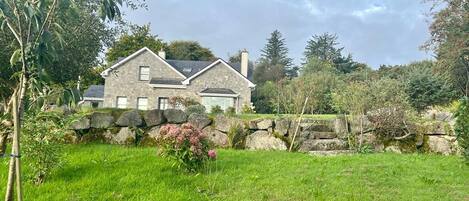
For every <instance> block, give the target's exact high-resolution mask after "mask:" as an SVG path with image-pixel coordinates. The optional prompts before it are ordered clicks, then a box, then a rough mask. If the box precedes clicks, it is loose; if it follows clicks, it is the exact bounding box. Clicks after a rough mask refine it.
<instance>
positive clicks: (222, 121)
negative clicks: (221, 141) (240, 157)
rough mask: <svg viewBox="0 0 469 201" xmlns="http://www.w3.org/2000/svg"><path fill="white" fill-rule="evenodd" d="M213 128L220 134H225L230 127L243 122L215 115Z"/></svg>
mask: <svg viewBox="0 0 469 201" xmlns="http://www.w3.org/2000/svg"><path fill="white" fill-rule="evenodd" d="M214 123H215V128H216V129H217V130H219V131H221V132H224V133H227V132H228V131H229V130H230V128H231V127H232V126H235V125H241V126H243V122H242V121H241V120H239V119H236V118H232V117H226V116H225V115H217V116H216V117H215V122H214Z"/></svg>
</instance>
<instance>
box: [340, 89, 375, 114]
mask: <svg viewBox="0 0 469 201" xmlns="http://www.w3.org/2000/svg"><path fill="white" fill-rule="evenodd" d="M371 97H372V94H371V91H370V87H369V85H368V84H367V83H364V82H352V83H349V84H347V85H345V86H342V87H339V88H337V89H335V90H334V92H333V93H332V100H333V101H332V102H333V106H334V108H335V109H336V110H338V111H341V112H345V113H349V114H354V115H364V114H366V112H367V111H368V109H369V108H370V106H369V104H370V102H371V101H372V100H371Z"/></svg>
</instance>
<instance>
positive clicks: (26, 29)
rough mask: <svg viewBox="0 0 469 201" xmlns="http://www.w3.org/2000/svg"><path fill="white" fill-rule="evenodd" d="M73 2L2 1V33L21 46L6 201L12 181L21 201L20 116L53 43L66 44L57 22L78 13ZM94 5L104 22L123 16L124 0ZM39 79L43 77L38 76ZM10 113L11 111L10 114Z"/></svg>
mask: <svg viewBox="0 0 469 201" xmlns="http://www.w3.org/2000/svg"><path fill="white" fill-rule="evenodd" d="M80 2H81V1H77V2H75V1H74V0H51V1H29V0H3V1H0V21H1V22H2V24H3V25H5V26H2V28H3V31H5V29H7V31H8V32H10V33H11V34H12V35H13V36H14V38H15V41H16V42H17V44H18V47H19V48H18V49H17V50H15V51H14V52H13V54H12V56H11V59H10V63H11V65H12V66H14V65H16V64H17V63H20V65H19V66H20V70H19V71H18V72H16V73H17V74H18V75H19V76H18V77H19V78H18V80H17V83H16V84H15V87H14V90H13V94H12V95H11V96H10V98H9V99H10V101H9V103H8V105H11V106H10V107H9V110H11V111H12V112H11V113H12V114H13V115H12V116H13V123H14V134H13V146H12V156H13V157H12V158H11V160H10V168H9V175H8V184H7V192H6V195H5V200H11V199H12V192H13V188H12V187H13V181H14V179H13V178H14V177H15V174H14V173H15V170H16V178H17V187H18V188H17V194H18V200H22V193H21V175H20V173H21V166H20V160H19V155H20V152H19V151H20V150H19V135H20V131H21V122H20V117H21V116H23V112H24V99H25V96H26V92H27V90H28V89H29V88H30V86H31V85H30V84H31V82H30V80H35V78H34V76H38V75H40V74H41V72H42V69H43V66H44V64H45V63H46V61H47V57H48V56H50V53H51V52H52V51H54V50H55V47H54V46H53V44H54V43H53V41H57V40H58V41H63V39H62V37H61V32H62V31H63V30H62V26H61V24H60V23H59V21H58V20H57V16H58V15H60V13H65V12H76V11H75V10H74V9H77V7H76V6H75V5H76V3H80ZM88 3H89V4H94V5H95V6H94V8H95V10H97V11H98V14H99V16H100V17H101V18H102V19H103V20H104V19H114V18H115V17H116V16H118V15H120V11H119V4H120V3H122V1H121V0H116V1H113V0H101V1H89V2H88ZM38 78H39V79H40V77H38ZM7 112H10V111H7Z"/></svg>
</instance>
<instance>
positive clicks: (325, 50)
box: [303, 33, 360, 73]
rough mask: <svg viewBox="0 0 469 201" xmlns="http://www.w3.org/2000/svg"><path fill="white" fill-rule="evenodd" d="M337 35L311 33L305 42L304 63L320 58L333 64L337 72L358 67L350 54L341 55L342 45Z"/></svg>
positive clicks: (345, 71) (348, 70)
mask: <svg viewBox="0 0 469 201" xmlns="http://www.w3.org/2000/svg"><path fill="white" fill-rule="evenodd" d="M337 40H338V37H337V35H335V34H330V33H324V34H321V35H313V36H312V37H311V39H310V40H308V42H307V44H306V48H305V51H304V53H303V54H304V56H305V61H306V63H308V62H310V61H314V60H320V61H323V62H327V63H332V64H334V68H335V69H336V71H337V72H341V73H350V72H352V71H354V70H357V68H359V67H360V65H358V64H357V63H356V62H354V61H353V59H352V56H351V55H350V54H349V55H347V56H343V55H342V51H343V50H344V47H337V46H339V42H338V41H337Z"/></svg>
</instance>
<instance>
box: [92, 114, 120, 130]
mask: <svg viewBox="0 0 469 201" xmlns="http://www.w3.org/2000/svg"><path fill="white" fill-rule="evenodd" d="M113 124H114V117H113V116H112V115H111V114H108V113H102V112H95V113H93V114H92V115H91V127H92V128H109V127H111V126H112V125H113Z"/></svg>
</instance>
